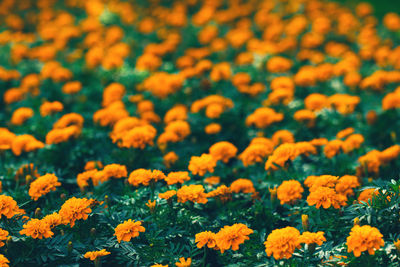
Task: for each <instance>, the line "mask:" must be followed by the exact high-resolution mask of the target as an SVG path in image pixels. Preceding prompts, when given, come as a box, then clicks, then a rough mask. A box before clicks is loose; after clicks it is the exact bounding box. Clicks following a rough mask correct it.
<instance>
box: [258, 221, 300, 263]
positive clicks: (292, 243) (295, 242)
mask: <svg viewBox="0 0 400 267" xmlns="http://www.w3.org/2000/svg"><path fill="white" fill-rule="evenodd" d="M264 245H265V252H266V253H267V255H268V257H269V256H271V255H273V256H274V258H275V259H276V260H280V259H289V258H291V257H292V255H293V252H294V251H295V249H296V248H300V247H301V246H300V232H299V230H297V229H296V228H294V227H290V226H288V227H285V228H281V229H275V230H273V231H272V232H271V233H270V234H269V235H268V237H267V240H266V241H265V242H264Z"/></svg>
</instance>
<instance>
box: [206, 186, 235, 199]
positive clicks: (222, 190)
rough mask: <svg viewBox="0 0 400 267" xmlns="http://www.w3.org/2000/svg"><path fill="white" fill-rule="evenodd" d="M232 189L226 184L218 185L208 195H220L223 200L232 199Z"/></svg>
mask: <svg viewBox="0 0 400 267" xmlns="http://www.w3.org/2000/svg"><path fill="white" fill-rule="evenodd" d="M231 195H232V190H231V189H230V188H229V187H227V186H226V185H221V186H218V187H217V188H216V189H215V190H213V191H211V192H209V193H207V197H218V198H219V199H220V200H221V201H222V202H226V201H228V200H230V199H231Z"/></svg>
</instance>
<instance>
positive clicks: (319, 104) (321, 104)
mask: <svg viewBox="0 0 400 267" xmlns="http://www.w3.org/2000/svg"><path fill="white" fill-rule="evenodd" d="M304 105H305V106H306V108H307V109H309V110H313V111H315V110H321V109H323V108H326V107H328V106H329V101H328V97H327V96H326V95H322V94H311V95H309V96H307V97H306V98H305V99H304Z"/></svg>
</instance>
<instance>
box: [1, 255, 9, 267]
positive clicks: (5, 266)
mask: <svg viewBox="0 0 400 267" xmlns="http://www.w3.org/2000/svg"><path fill="white" fill-rule="evenodd" d="M9 263H10V261H9V260H8V259H7V258H6V257H4V255H2V254H0V267H8V266H9V265H8V264H9Z"/></svg>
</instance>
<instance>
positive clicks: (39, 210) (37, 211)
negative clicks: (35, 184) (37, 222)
mask: <svg viewBox="0 0 400 267" xmlns="http://www.w3.org/2000/svg"><path fill="white" fill-rule="evenodd" d="M35 217H36V218H39V217H42V210H41V209H40V208H36V210H35Z"/></svg>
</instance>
